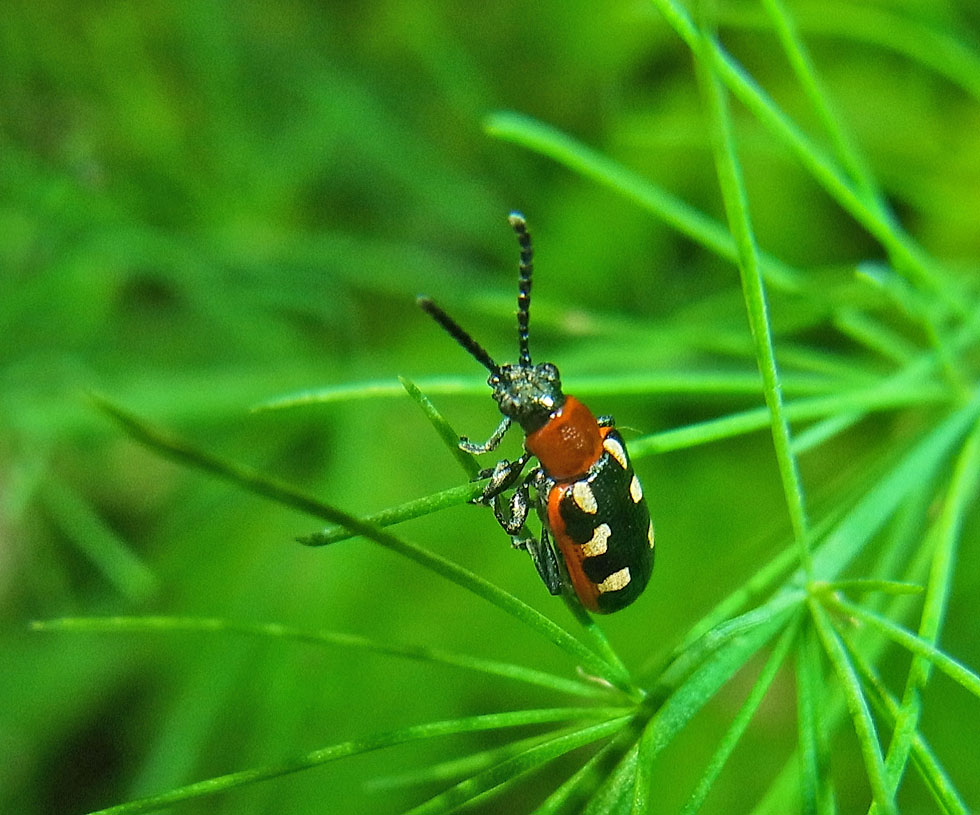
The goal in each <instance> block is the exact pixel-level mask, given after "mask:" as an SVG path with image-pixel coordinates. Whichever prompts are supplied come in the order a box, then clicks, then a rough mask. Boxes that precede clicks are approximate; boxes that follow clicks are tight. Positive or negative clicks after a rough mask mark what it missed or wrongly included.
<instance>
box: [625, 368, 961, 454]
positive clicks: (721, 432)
mask: <svg viewBox="0 0 980 815" xmlns="http://www.w3.org/2000/svg"><path fill="white" fill-rule="evenodd" d="M954 398H955V396H954V394H951V393H950V391H949V388H947V387H943V386H939V385H932V384H922V385H917V386H916V385H910V384H909V383H907V382H904V381H902V382H899V381H896V382H894V383H891V382H889V383H888V384H878V385H875V386H874V387H871V388H860V389H857V390H854V391H850V392H844V393H837V394H834V395H832V396H814V397H810V398H804V399H798V400H795V401H793V402H787V403H786V405H785V409H784V413H785V417H786V418H787V419H788V420H789V421H792V422H799V421H812V420H813V419H824V418H827V417H831V418H833V417H835V416H838V415H839V414H840V413H842V412H848V411H859V412H861V414H862V415H864V414H866V413H870V412H874V411H883V410H894V409H896V408H900V407H908V406H910V405H928V404H935V403H944V402H951V401H953V399H954ZM771 422H772V414H771V413H770V411H769V409H768V408H767V407H760V408H751V409H749V410H745V411H741V412H739V413H732V414H730V415H728V416H722V417H721V418H718V419H709V420H707V421H704V422H698V423H696V424H693V425H688V426H687V427H680V428H675V429H673V430H665V431H663V432H661V433H653V434H650V435H648V436H643V437H641V438H639V439H635V440H634V441H631V442H630V457H631V458H634V459H635V458H642V457H644V456H648V455H654V454H658V453H664V452H670V451H673V450H682V449H686V448H688V447H695V446H697V445H700V444H708V443H710V442H714V441H720V440H722V439H729V438H734V437H736V436H742V435H745V434H747V433H755V432H756V431H759V430H762V429H764V428H766V427H769V426H770V425H771Z"/></svg>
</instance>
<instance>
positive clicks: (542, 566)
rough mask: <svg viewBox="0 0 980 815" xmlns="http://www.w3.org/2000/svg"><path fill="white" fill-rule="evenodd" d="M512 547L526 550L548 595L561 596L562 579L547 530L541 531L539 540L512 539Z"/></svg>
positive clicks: (529, 538)
mask: <svg viewBox="0 0 980 815" xmlns="http://www.w3.org/2000/svg"><path fill="white" fill-rule="evenodd" d="M514 546H516V547H518V548H520V549H525V550H527V553H528V554H529V555H530V556H531V561H532V562H533V563H534V568H535V569H537V570H538V575H539V576H540V578H541V581H542V582H543V583H544V584H545V586H547V587H548V592H549V593H550V594H561V592H562V578H561V571H560V570H559V568H558V558H557V556H556V555H555V550H554V549H553V548H552V546H551V539H550V538H549V537H548V530H547V529H545V528H542V529H541V539H540V540H535V539H534V538H532V537H528V538H523V539H521V540H518V539H517V538H515V539H514Z"/></svg>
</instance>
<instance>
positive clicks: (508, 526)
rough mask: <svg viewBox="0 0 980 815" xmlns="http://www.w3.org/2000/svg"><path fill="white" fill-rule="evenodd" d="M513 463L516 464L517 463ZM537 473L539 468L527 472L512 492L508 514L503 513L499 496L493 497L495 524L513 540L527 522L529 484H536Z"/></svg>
mask: <svg viewBox="0 0 980 815" xmlns="http://www.w3.org/2000/svg"><path fill="white" fill-rule="evenodd" d="M521 458H522V459H523V458H530V455H529V454H525V455H523V456H521ZM520 460H521V459H518V460H517V461H518V462H519V461H520ZM514 463H515V464H516V463H517V462H514ZM522 466H523V465H522ZM539 472H540V468H537V469H535V470H532V471H531V472H529V473H528V474H527V475H526V476H525V477H524V480H523V481H522V482H521V485H520V486H519V487H518V488H517V489H516V490H515V491H514V494H513V495H512V496H511V498H510V506H509V507H508V510H509V511H508V512H505V511H504V507H503V501H502V500H501V497H500V494H499V493H498V494H497V495H495V496H494V499H493V514H494V517H495V518H496V519H497V523H499V524H500V525H501V526H502V527H503V528H504V531H505V532H506V533H507V534H508V535H510V536H511V537H513V538H516V537H518V536H519V533H520V531H521V529H522V528H523V527H524V522H525V521H526V520H527V514H528V511H529V510H530V497H529V494H528V493H529V490H530V486H531V484H532V483H536V482H537V478H538V473H539ZM491 483H492V482H491Z"/></svg>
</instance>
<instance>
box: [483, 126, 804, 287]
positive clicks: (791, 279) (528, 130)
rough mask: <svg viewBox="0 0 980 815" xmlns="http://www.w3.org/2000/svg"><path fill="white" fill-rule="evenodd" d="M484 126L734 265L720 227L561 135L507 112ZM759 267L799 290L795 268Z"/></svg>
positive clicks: (767, 261) (767, 260) (771, 261)
mask: <svg viewBox="0 0 980 815" xmlns="http://www.w3.org/2000/svg"><path fill="white" fill-rule="evenodd" d="M484 127H485V129H486V131H487V133H489V134H490V135H491V136H494V137H495V138H498V139H503V140H505V141H509V142H512V143H514V144H519V145H521V146H522V147H526V148H528V149H529V150H534V151H535V152H537V153H540V154H541V155H544V156H547V157H548V158H550V159H552V160H554V161H556V162H558V163H559V164H563V165H565V166H566V167H568V168H569V169H571V170H573V171H575V172H577V173H579V174H580V175H582V176H584V177H586V178H591V179H592V180H593V181H597V182H598V183H600V184H604V185H605V186H607V187H609V188H611V189H613V190H615V191H616V192H618V193H620V194H621V195H623V196H624V197H626V198H628V199H630V200H631V201H634V202H635V203H637V204H639V205H640V206H641V207H642V208H643V209H645V210H646V211H648V212H650V213H652V214H653V215H655V216H656V217H657V218H659V219H660V220H662V221H663V222H664V223H666V224H668V225H669V226H671V227H673V228H674V229H676V230H677V231H678V232H680V233H681V234H682V235H686V236H688V237H689V238H691V240H693V241H696V242H697V243H699V244H701V245H702V246H704V247H705V248H706V249H708V250H710V251H712V252H714V253H715V254H717V255H718V256H719V257H723V258H725V259H727V260H730V261H732V262H733V263H734V262H736V260H737V257H738V253H737V251H736V247H735V241H734V240H733V238H732V236H731V234H729V232H728V230H727V229H725V227H724V226H723V225H722V224H720V223H719V222H718V221H716V220H714V219H713V218H710V217H709V216H707V215H705V214H704V213H702V212H700V211H699V210H697V209H695V208H694V207H692V206H690V205H689V204H686V203H684V202H683V201H681V200H680V199H678V198H676V197H674V196H673V195H672V194H671V193H669V192H667V191H666V190H664V189H662V188H661V187H658V186H656V185H655V184H653V183H651V182H650V181H648V180H647V179H645V178H643V177H642V176H640V175H639V174H637V173H634V172H633V171H632V170H628V169H627V168H625V167H623V166H622V165H621V164H618V163H616V162H615V161H612V160H611V159H609V158H607V157H606V156H604V155H602V154H601V153H598V152H596V151H594V150H592V149H590V148H588V147H586V146H585V145H583V144H581V143H580V142H578V141H576V140H575V139H573V138H572V137H571V136H569V135H567V134H566V133H562V132H561V131H560V130H557V129H555V128H553V127H550V126H548V125H546V124H543V123H542V122H539V121H537V120H536V119H532V118H531V117H530V116H525V115H523V114H520V113H513V112H510V111H498V112H496V113H494V114H492V115H491V116H489V117H488V118H487V120H486V123H485V125H484ZM762 264H763V272H764V274H765V275H766V279H767V280H768V281H769V282H770V283H771V284H772V285H773V286H775V287H777V288H779V289H782V290H786V291H793V290H796V289H797V288H798V287H799V280H800V272H798V271H797V270H796V269H793V268H791V267H790V266H788V265H786V264H785V263H782V262H781V261H779V260H777V259H776V258H773V257H771V256H763V258H762Z"/></svg>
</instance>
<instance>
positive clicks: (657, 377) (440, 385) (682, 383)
mask: <svg viewBox="0 0 980 815" xmlns="http://www.w3.org/2000/svg"><path fill="white" fill-rule="evenodd" d="M614 320H615V317H614V316H612V315H610V316H608V318H607V317H606V315H601V320H600V319H598V318H597V319H596V322H597V323H602V324H606V323H607V322H613V321H614ZM681 328H683V326H680V327H678V328H677V329H676V330H677V331H680V330H681ZM642 330H644V327H643V326H641V325H639V324H636V323H634V322H632V321H630V322H628V323H627V324H626V325H624V326H623V329H622V333H623V334H624V335H627V336H629V337H630V338H631V339H632V340H635V337H636V333H637V332H638V331H642ZM658 336H659V335H658ZM703 336H704V332H703V330H702V331H699V332H698V333H696V334H694V335H693V338H703ZM569 381H570V383H573V384H574V387H575V392H576V393H580V394H588V395H590V396H591V395H597V396H601V395H605V394H615V395H622V394H639V395H644V396H647V395H650V394H725V395H733V396H737V395H740V394H754V393H758V392H759V383H760V379H759V374H758V371H687V370H682V371H654V372H645V371H644V372H637V371H630V372H628V373H617V372H615V371H610V372H608V373H604V374H602V375H601V376H576V377H575V378H574V380H569ZM783 384H784V386H785V388H786V391H787V393H795V394H799V395H806V394H818V393H823V394H826V393H834V392H836V391H838V390H839V389H840V383H839V382H837V381H836V380H828V379H827V377H816V376H805V375H801V374H788V375H787V376H786V378H785V380H784V382H783ZM415 386H416V387H417V388H419V390H420V391H423V392H424V393H426V394H439V395H448V396H474V397H486V394H487V386H486V382H483V381H480V380H479V379H476V378H463V377H452V376H437V377H426V378H424V379H419V380H417V381H415ZM404 394H405V389H404V387H403V386H402V385H401V384H400V383H399V382H397V381H395V380H391V379H383V380H370V381H364V382H349V383H344V384H341V385H332V386H328V387H323V388H313V389H307V390H303V391H297V392H295V393H290V394H285V395H283V396H279V397H276V398H275V399H272V400H270V401H268V402H263V403H262V404H260V405H257V406H256V407H254V408H252V410H253V411H256V412H260V411H264V410H285V409H291V408H298V407H309V406H313V405H323V404H332V403H335V402H351V401H358V400H360V399H392V398H398V397H401V396H404Z"/></svg>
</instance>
